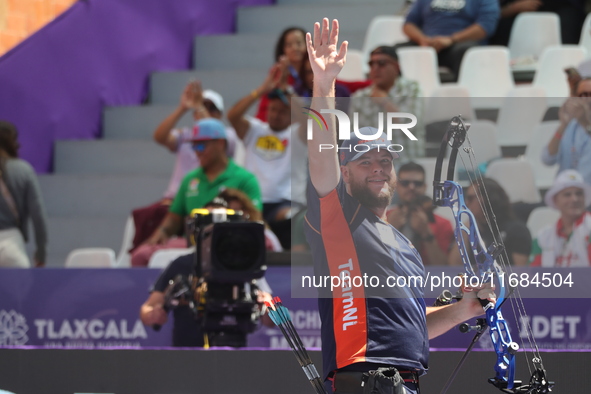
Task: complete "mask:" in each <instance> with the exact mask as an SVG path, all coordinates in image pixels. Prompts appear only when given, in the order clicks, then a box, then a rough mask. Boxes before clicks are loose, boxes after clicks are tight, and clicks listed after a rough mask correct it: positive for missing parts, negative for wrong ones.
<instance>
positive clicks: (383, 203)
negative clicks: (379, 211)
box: [349, 177, 396, 209]
mask: <svg viewBox="0 0 591 394" xmlns="http://www.w3.org/2000/svg"><path fill="white" fill-rule="evenodd" d="M349 187H350V188H351V195H352V196H353V197H354V198H356V199H357V201H359V202H360V203H361V205H363V206H364V207H367V208H369V209H375V208H386V207H387V206H388V205H390V201H392V196H393V195H394V190H395V189H396V182H392V178H390V177H388V180H387V181H386V190H384V188H382V190H381V191H380V193H379V194H378V195H376V194H374V193H372V192H371V190H370V189H369V187H368V184H367V181H364V182H356V181H355V179H353V178H351V183H350V185H349Z"/></svg>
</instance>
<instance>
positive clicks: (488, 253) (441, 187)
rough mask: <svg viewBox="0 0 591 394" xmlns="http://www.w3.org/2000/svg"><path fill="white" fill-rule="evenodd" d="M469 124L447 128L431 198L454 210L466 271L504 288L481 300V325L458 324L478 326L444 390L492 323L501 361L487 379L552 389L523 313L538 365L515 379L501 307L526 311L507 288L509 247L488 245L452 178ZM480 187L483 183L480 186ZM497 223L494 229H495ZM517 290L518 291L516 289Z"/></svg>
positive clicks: (534, 390) (455, 122)
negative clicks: (524, 379)
mask: <svg viewBox="0 0 591 394" xmlns="http://www.w3.org/2000/svg"><path fill="white" fill-rule="evenodd" d="M469 127H470V126H469V125H467V124H465V123H464V121H463V120H462V118H461V117H459V116H456V117H454V118H453V119H452V120H451V122H450V125H449V127H448V129H447V132H446V133H445V135H444V137H443V140H442V142H441V147H440V150H439V155H438V157H437V163H436V167H435V177H434V181H433V200H434V204H435V205H437V206H444V207H449V208H451V210H452V211H453V215H454V219H455V224H456V227H455V238H456V242H457V245H458V248H459V251H460V255H461V258H462V262H463V263H464V268H465V271H466V272H465V275H466V277H467V279H470V278H478V283H480V284H484V283H489V282H493V281H494V280H495V278H496V279H497V280H498V282H499V288H500V289H499V294H498V298H497V302H496V303H493V302H490V301H488V300H480V302H481V304H482V307H483V309H484V311H485V314H486V319H478V321H477V325H476V326H475V327H470V326H468V325H466V324H464V325H462V326H460V330H461V331H463V332H467V331H469V330H470V329H474V330H476V331H477V333H476V336H475V337H474V340H473V341H472V343H471V345H470V347H469V348H468V349H467V350H466V353H465V354H464V356H463V357H462V360H461V361H460V363H458V366H457V367H456V369H455V371H454V373H453V374H452V375H451V377H450V379H449V380H448V383H447V384H446V386H445V387H444V389H443V391H442V394H443V393H445V392H446V391H447V389H448V388H449V386H450V385H451V381H452V380H453V378H454V377H455V375H456V374H457V372H458V370H459V368H460V367H461V365H462V363H463V362H464V360H465V359H466V356H467V355H468V353H469V352H470V350H471V349H472V347H473V346H474V344H475V343H476V341H477V340H478V339H479V338H480V336H481V335H482V334H483V332H484V331H485V330H486V328H487V327H488V328H489V332H490V337H491V340H492V343H493V346H494V349H495V352H496V354H497V361H496V364H495V368H494V369H495V377H494V378H490V379H489V380H488V381H489V383H491V384H493V385H494V386H495V387H497V388H498V389H500V390H501V391H502V392H504V393H509V394H524V393H525V394H539V393H548V392H550V391H552V386H553V385H554V383H553V382H549V381H548V380H547V379H546V371H545V370H544V367H543V364H542V359H541V357H540V354H539V350H538V348H537V345H536V344H535V340H534V339H533V335H531V327H529V323H527V321H528V320H527V319H522V323H523V324H527V330H526V331H527V332H528V339H529V341H530V348H531V349H532V352H533V353H534V357H533V360H532V362H533V365H534V371H533V372H532V368H531V366H529V363H528V367H529V369H530V374H531V378H530V380H529V383H527V384H522V382H521V381H519V380H515V354H516V353H517V352H518V350H519V345H518V344H517V343H516V342H514V341H513V339H512V338H511V334H510V332H509V326H508V325H507V323H506V322H505V319H504V318H503V314H502V312H501V309H502V306H503V304H504V303H505V301H506V300H508V299H511V300H512V302H511V303H512V304H514V308H516V309H518V310H519V315H520V316H525V310H524V308H523V302H522V301H521V298H520V297H519V296H517V300H516V302H515V303H513V300H514V299H515V297H513V298H510V297H511V296H512V295H513V294H515V290H516V288H514V287H513V288H509V291H507V288H508V286H506V285H505V280H506V275H505V271H504V270H506V269H509V268H510V267H509V266H508V265H507V264H504V262H505V261H507V260H506V252H505V250H504V246H503V244H502V241H501V239H500V237H495V241H493V243H492V244H491V245H489V246H488V247H486V246H485V245H484V241H483V240H482V238H481V236H480V233H479V231H478V227H477V224H476V220H475V219H474V215H473V214H472V212H470V210H469V209H468V208H467V207H466V204H465V202H464V195H463V190H462V187H461V186H460V185H459V184H458V183H457V182H454V181H453V174H454V168H455V163H456V159H457V157H458V151H459V149H460V147H461V146H462V145H463V144H464V141H465V140H466V133H467V131H468V128H469ZM448 145H449V146H450V147H451V154H450V157H449V163H448V171H447V180H443V181H442V180H441V173H442V166H443V161H444V158H445V155H446V151H447V146H448ZM464 150H465V151H466V152H468V154H470V153H471V149H470V148H469V147H468V148H464ZM481 180H482V177H481V176H480V179H478V175H477V179H476V180H475V181H474V182H480V181H481ZM476 189H479V188H478V187H477V188H476ZM478 197H479V201H480V203H481V205H482V204H489V203H488V199H487V198H483V197H486V195H485V196H478ZM483 200H484V201H483ZM483 212H484V213H485V214H488V213H491V212H492V210H490V209H485V208H484V207H483ZM487 221H488V223H489V225H490V226H494V227H493V228H491V231H492V233H493V234H499V231H498V227H497V226H496V222H495V219H494V216H493V215H492V214H488V215H487ZM495 229H496V233H495V231H494V230H495ZM474 281H476V279H474ZM516 293H517V294H518V293H519V291H518V289H517V292H516ZM524 350H525V349H524Z"/></svg>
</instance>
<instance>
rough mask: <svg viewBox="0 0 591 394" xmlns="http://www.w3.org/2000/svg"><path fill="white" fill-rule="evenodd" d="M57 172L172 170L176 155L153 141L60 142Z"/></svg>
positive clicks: (165, 172)
mask: <svg viewBox="0 0 591 394" xmlns="http://www.w3.org/2000/svg"><path fill="white" fill-rule="evenodd" d="M54 157H55V159H54V172H55V173H56V174H112V175H117V174H143V175H150V174H152V175H159V176H167V175H170V174H171V173H172V169H173V167H174V161H175V154H174V153H172V152H170V151H169V150H168V149H167V148H165V147H163V146H161V145H158V144H156V142H154V141H153V140H147V139H146V140H113V139H109V140H94V141H57V142H56V144H55V156H54Z"/></svg>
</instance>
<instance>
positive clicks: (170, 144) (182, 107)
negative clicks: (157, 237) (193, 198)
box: [130, 81, 244, 253]
mask: <svg viewBox="0 0 591 394" xmlns="http://www.w3.org/2000/svg"><path fill="white" fill-rule="evenodd" d="M223 111H224V99H223V98H222V96H221V95H220V94H219V93H217V92H215V91H213V90H209V89H207V90H203V88H202V86H201V83H200V82H199V81H191V82H189V83H187V85H186V86H185V88H184V90H183V92H182V93H181V96H180V98H179V103H178V105H177V107H176V108H175V109H174V111H172V112H171V113H170V114H169V115H168V116H167V117H166V118H164V119H163V120H162V121H161V122H160V124H159V125H158V127H157V128H156V130H155V131H154V134H153V138H154V141H156V143H158V144H159V145H162V146H164V147H166V148H168V150H170V151H171V152H173V153H174V154H175V156H176V157H175V164H174V169H173V172H172V174H171V177H170V180H169V182H168V187H167V188H166V191H165V192H164V195H163V196H162V199H161V200H159V201H157V202H155V203H153V204H151V205H148V206H145V207H141V208H136V209H134V210H133V213H132V215H133V220H134V225H135V236H134V239H133V247H132V249H131V251H130V253H133V251H134V250H135V249H136V248H137V247H139V246H140V245H141V244H142V243H143V242H144V241H146V240H147V239H148V238H149V237H150V236H151V235H152V234H153V233H154V230H156V228H157V226H158V225H159V224H160V222H162V220H163V219H164V216H166V213H167V212H168V207H169V206H170V204H171V203H172V200H173V199H174V197H175V196H176V193H177V191H178V188H179V185H180V183H181V181H182V179H183V177H184V176H185V175H186V174H187V173H188V172H189V171H191V170H193V169H195V168H197V167H199V159H198V158H197V155H195V152H194V151H193V149H192V147H191V144H190V143H187V142H184V141H186V140H187V139H189V138H190V137H191V135H192V129H191V128H190V127H182V128H179V127H177V124H178V123H179V122H180V121H181V119H182V118H183V117H184V116H185V115H186V114H187V113H189V112H192V116H193V119H194V120H199V119H204V118H208V117H212V118H215V119H221V118H222V114H223ZM226 135H227V143H228V149H227V154H228V156H229V157H234V152H240V148H242V150H243V149H244V148H243V147H241V145H242V143H241V142H240V141H238V138H237V137H236V133H235V132H234V130H233V129H231V128H229V129H227V130H226ZM180 241H182V240H180Z"/></svg>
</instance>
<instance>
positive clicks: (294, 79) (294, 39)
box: [256, 27, 306, 122]
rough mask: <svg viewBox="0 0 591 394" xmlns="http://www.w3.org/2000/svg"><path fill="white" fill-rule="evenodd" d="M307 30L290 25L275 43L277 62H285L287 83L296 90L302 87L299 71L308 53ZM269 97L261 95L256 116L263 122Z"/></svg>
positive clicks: (265, 117)
mask: <svg viewBox="0 0 591 394" xmlns="http://www.w3.org/2000/svg"><path fill="white" fill-rule="evenodd" d="M305 37H306V32H305V31H304V29H302V28H300V27H288V28H287V29H285V30H283V32H282V33H281V35H280V36H279V40H278V41H277V44H276V45H275V64H284V65H285V67H284V68H282V72H284V73H285V78H286V83H287V85H289V86H291V87H293V88H294V89H295V90H296V91H299V90H300V89H301V88H302V79H301V76H300V73H299V71H300V70H301V68H302V64H303V63H305V62H304V55H305V54H306V42H305V41H304V38H305ZM268 105H269V99H268V98H267V96H265V95H261V101H260V103H259V108H258V110H257V114H256V117H257V118H258V119H260V120H262V121H263V122H266V121H267V106H268Z"/></svg>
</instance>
